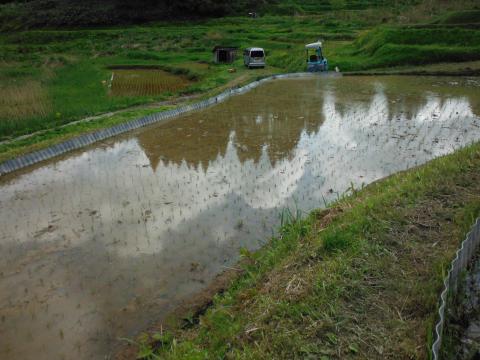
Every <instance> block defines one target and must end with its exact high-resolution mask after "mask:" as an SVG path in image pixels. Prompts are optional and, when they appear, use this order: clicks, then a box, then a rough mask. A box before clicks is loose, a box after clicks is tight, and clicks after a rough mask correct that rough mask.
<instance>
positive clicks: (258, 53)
mask: <svg viewBox="0 0 480 360" xmlns="http://www.w3.org/2000/svg"><path fill="white" fill-rule="evenodd" d="M250 56H251V57H254V58H259V57H263V51H252V52H251V53H250Z"/></svg>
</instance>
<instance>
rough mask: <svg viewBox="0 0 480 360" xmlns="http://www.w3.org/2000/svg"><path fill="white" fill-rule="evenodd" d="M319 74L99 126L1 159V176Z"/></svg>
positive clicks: (235, 90)
mask: <svg viewBox="0 0 480 360" xmlns="http://www.w3.org/2000/svg"><path fill="white" fill-rule="evenodd" d="M318 75H319V74H312V73H292V74H280V75H272V76H269V77H266V78H264V79H261V80H258V81H254V82H252V83H250V84H248V85H245V86H243V87H240V88H233V89H229V90H226V91H224V92H222V93H221V94H218V95H217V96H213V97H211V98H209V99H207V100H203V101H200V102H197V103H195V104H190V105H184V106H180V107H178V108H176V109H173V110H169V111H163V112H159V113H155V114H152V115H148V116H145V117H142V118H140V119H136V120H132V121H129V122H126V123H124V124H119V125H116V126H113V127H111V128H108V129H103V130H98V131H95V132H92V133H89V134H84V135H81V136H77V137H75V138H72V139H70V140H67V141H64V142H61V143H59V144H56V145H53V146H50V147H48V148H45V149H42V150H39V151H35V152H32V153H29V154H26V155H22V156H19V157H16V158H14V159H11V160H7V161H5V162H3V163H0V176H1V175H5V174H7V173H10V172H12V171H15V170H19V169H22V168H24V167H26V166H30V165H33V164H35V163H38V162H40V161H43V160H47V159H51V158H53V157H55V156H58V155H61V154H64V153H66V152H67V151H71V150H76V149H79V148H81V147H83V146H87V145H91V144H93V143H95V142H97V141H100V140H104V139H107V138H109V137H112V136H115V135H119V134H123V133H125V132H127V131H130V130H134V129H138V128H140V127H143V126H147V125H151V124H153V123H156V122H159V121H162V120H167V119H171V118H174V117H176V116H179V115H182V114H185V113H187V112H190V111H194V110H200V109H205V108H207V107H209V106H212V105H214V104H217V103H219V102H222V101H225V100H226V99H228V98H229V97H231V96H233V95H237V94H242V93H245V92H247V91H249V90H251V89H253V88H256V87H257V86H259V85H260V84H263V83H265V82H267V81H271V80H274V79H286V78H300V77H309V76H318ZM323 75H329V74H323ZM331 75H332V76H335V75H338V74H335V73H333V74H331Z"/></svg>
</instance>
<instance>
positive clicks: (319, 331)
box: [139, 144, 480, 359]
mask: <svg viewBox="0 0 480 360" xmlns="http://www.w3.org/2000/svg"><path fill="white" fill-rule="evenodd" d="M479 174H480V145H478V144H477V145H474V146H472V147H470V148H467V149H464V150H461V151H459V152H457V153H455V154H453V155H449V156H446V157H444V158H439V159H436V160H433V161H432V162H430V163H428V164H427V165H424V166H422V167H420V168H415V169H412V170H409V171H406V172H403V173H399V174H396V175H394V176H391V177H389V178H387V179H385V180H382V181H379V182H377V183H374V184H372V185H370V186H367V187H366V188H364V189H362V190H361V191H354V192H353V194H352V195H351V196H348V197H346V198H344V199H342V200H340V201H338V202H337V203H335V204H333V205H331V207H330V208H329V209H327V210H324V211H317V212H314V213H312V214H311V215H310V216H309V217H308V218H307V219H305V220H297V219H295V218H290V222H289V223H287V224H284V226H283V227H282V230H281V232H280V236H279V237H278V238H274V239H273V240H272V241H271V242H270V243H269V244H268V245H267V246H265V247H264V248H263V249H261V250H260V251H258V252H257V253H249V252H244V253H243V257H244V261H243V263H241V264H240V265H239V266H241V268H242V271H243V273H242V275H240V276H239V277H238V278H237V279H236V280H235V281H234V282H233V283H231V285H230V286H229V287H228V288H227V290H226V291H225V292H224V293H223V294H219V295H217V296H216V297H215V299H214V302H213V305H212V306H211V307H209V308H208V309H207V310H206V313H204V314H203V315H200V316H195V315H192V316H186V317H185V318H184V319H183V320H181V321H178V322H176V323H175V322H174V323H173V324H171V327H170V330H169V331H162V332H159V333H155V334H150V337H143V338H142V339H143V340H142V342H141V343H140V353H139V358H142V359H154V358H162V359H224V358H227V359H350V358H352V359H353V358H355V359H359V358H360V359H386V358H392V359H393V358H394V359H427V358H429V349H430V346H431V342H432V338H431V336H432V328H433V324H434V321H435V313H436V306H437V299H438V294H439V292H440V289H441V287H442V279H443V276H444V275H445V269H446V268H447V266H448V264H449V262H450V260H451V257H452V255H453V253H454V251H455V250H456V248H457V246H458V244H459V243H460V242H461V241H462V240H463V238H464V236H465V233H466V232H467V231H468V229H469V227H470V226H471V225H472V224H473V222H474V219H475V218H476V216H477V215H478V213H479V211H480V197H479V195H478V194H479V193H480V192H479V191H480V185H479V184H480V182H479V180H480V178H479V176H480V175H479ZM177 320H178V319H177Z"/></svg>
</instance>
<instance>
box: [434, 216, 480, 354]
mask: <svg viewBox="0 0 480 360" xmlns="http://www.w3.org/2000/svg"><path fill="white" fill-rule="evenodd" d="M479 244H480V218H479V219H477V222H476V223H475V225H473V227H472V229H471V230H470V232H469V233H468V235H467V237H466V238H465V240H463V242H462V244H461V246H460V248H459V249H458V250H457V253H456V255H455V258H454V259H453V260H452V264H451V267H450V270H449V271H448V274H447V276H446V277H445V279H444V281H443V284H444V285H443V291H442V294H441V295H440V306H439V308H438V318H439V319H438V322H437V324H436V325H435V333H434V343H433V345H432V357H433V359H434V360H439V359H440V348H441V346H442V333H443V327H444V325H445V308H446V307H447V297H448V296H449V295H451V296H455V294H456V292H457V289H458V280H459V278H460V275H461V274H462V272H463V271H464V270H465V269H466V268H467V266H468V264H469V263H470V261H471V260H472V259H473V258H474V257H475V255H476V253H477V250H478V248H479Z"/></svg>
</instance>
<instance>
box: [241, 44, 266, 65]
mask: <svg viewBox="0 0 480 360" xmlns="http://www.w3.org/2000/svg"><path fill="white" fill-rule="evenodd" d="M243 63H244V64H245V66H246V67H248V68H249V69H251V68H254V67H261V68H263V67H265V51H264V50H263V49H262V48H248V49H245V50H244V51H243Z"/></svg>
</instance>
